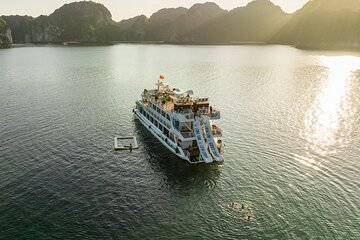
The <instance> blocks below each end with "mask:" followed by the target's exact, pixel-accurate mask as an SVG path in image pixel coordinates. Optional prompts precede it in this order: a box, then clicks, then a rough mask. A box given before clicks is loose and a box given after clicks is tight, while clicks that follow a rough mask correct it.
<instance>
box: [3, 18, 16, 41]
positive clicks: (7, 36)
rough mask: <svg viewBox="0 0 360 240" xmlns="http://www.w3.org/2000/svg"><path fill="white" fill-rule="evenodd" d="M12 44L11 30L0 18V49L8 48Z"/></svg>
mask: <svg viewBox="0 0 360 240" xmlns="http://www.w3.org/2000/svg"><path fill="white" fill-rule="evenodd" d="M12 42H13V41H12V35H11V30H10V28H9V27H8V25H7V23H6V21H5V20H4V19H1V18H0V48H3V47H7V46H9V45H11V44H12Z"/></svg>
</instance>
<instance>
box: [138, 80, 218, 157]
mask: <svg viewBox="0 0 360 240" xmlns="http://www.w3.org/2000/svg"><path fill="white" fill-rule="evenodd" d="M156 87H157V88H156V89H153V90H148V89H145V90H144V91H143V93H142V94H141V100H137V101H136V106H135V109H134V110H133V112H134V114H135V115H136V117H137V118H138V119H139V120H140V122H141V123H142V124H143V125H144V126H145V128H146V129H147V130H148V131H149V132H151V133H152V134H153V135H154V136H155V137H156V138H157V139H158V140H159V141H160V142H161V143H162V144H163V145H164V146H165V147H166V148H167V149H168V150H170V151H171V152H172V153H174V154H175V155H176V156H178V157H179V158H181V159H183V160H185V161H188V162H189V163H192V164H197V163H206V164H211V163H219V162H223V161H224V158H223V152H224V144H223V142H222V140H221V139H220V138H221V137H222V129H221V128H220V127H219V126H218V125H217V124H215V122H214V121H215V120H218V119H220V111H218V110H217V109H215V108H214V107H213V106H211V105H210V104H209V99H208V98H199V97H194V95H193V91H192V90H189V91H182V90H181V89H178V88H175V87H173V86H170V85H169V84H167V83H165V82H164V77H163V76H160V78H159V80H158V81H157V83H156Z"/></svg>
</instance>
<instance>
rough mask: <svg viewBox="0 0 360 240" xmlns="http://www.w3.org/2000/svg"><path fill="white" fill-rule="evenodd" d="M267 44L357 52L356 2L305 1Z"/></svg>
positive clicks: (359, 18)
mask: <svg viewBox="0 0 360 240" xmlns="http://www.w3.org/2000/svg"><path fill="white" fill-rule="evenodd" d="M269 42H270V43H278V44H290V45H295V46H297V47H299V48H308V49H309V48H312V49H347V48H349V49H350V48H360V1H358V0H341V1H338V0H312V1H309V2H308V3H307V4H306V5H305V6H304V7H303V8H301V9H300V10H298V11H297V12H295V13H294V14H292V16H291V18H290V19H289V21H288V22H287V23H286V24H285V25H284V27H283V28H281V29H280V30H279V31H278V32H277V33H276V34H275V35H274V36H273V38H272V39H270V41H269Z"/></svg>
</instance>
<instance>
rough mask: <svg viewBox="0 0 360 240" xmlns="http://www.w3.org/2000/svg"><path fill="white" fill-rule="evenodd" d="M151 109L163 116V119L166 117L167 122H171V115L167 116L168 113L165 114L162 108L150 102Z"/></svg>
mask: <svg viewBox="0 0 360 240" xmlns="http://www.w3.org/2000/svg"><path fill="white" fill-rule="evenodd" d="M150 107H151V108H152V109H154V110H155V111H157V112H158V113H159V114H161V115H162V116H163V117H166V119H167V120H169V121H170V115H169V114H167V113H166V112H164V111H163V110H162V109H161V108H159V107H158V106H156V105H155V104H153V103H151V102H150Z"/></svg>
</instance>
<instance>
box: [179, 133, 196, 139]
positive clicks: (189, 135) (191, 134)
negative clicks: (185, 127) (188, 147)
mask: <svg viewBox="0 0 360 240" xmlns="http://www.w3.org/2000/svg"><path fill="white" fill-rule="evenodd" d="M180 133H181V135H182V136H183V137H184V138H193V137H195V134H194V133H193V132H180Z"/></svg>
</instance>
